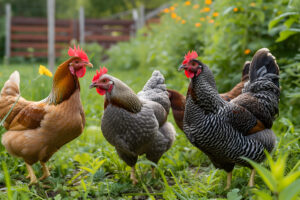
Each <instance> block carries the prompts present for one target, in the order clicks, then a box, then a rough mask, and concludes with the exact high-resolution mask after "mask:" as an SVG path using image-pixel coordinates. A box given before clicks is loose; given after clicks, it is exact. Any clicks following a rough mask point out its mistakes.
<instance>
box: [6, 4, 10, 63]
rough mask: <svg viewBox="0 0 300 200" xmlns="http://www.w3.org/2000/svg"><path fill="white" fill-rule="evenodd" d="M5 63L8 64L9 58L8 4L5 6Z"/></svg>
mask: <svg viewBox="0 0 300 200" xmlns="http://www.w3.org/2000/svg"><path fill="white" fill-rule="evenodd" d="M5 14H6V19H5V63H6V64H9V58H10V39H11V38H10V34H11V30H10V28H11V27H10V25H11V7H10V4H6V5H5Z"/></svg>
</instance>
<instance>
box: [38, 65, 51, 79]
mask: <svg viewBox="0 0 300 200" xmlns="http://www.w3.org/2000/svg"><path fill="white" fill-rule="evenodd" d="M39 73H40V75H46V76H49V77H52V76H53V75H52V72H51V71H50V70H49V69H47V68H46V67H45V66H44V65H40V68H39Z"/></svg>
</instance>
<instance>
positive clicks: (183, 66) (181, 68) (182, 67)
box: [178, 65, 186, 71]
mask: <svg viewBox="0 0 300 200" xmlns="http://www.w3.org/2000/svg"><path fill="white" fill-rule="evenodd" d="M184 69H186V66H185V65H180V66H179V68H178V71H182V70H184Z"/></svg>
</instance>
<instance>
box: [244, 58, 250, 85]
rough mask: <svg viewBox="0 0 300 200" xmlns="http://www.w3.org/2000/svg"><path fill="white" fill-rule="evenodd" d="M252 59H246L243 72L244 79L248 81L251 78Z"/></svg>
mask: <svg viewBox="0 0 300 200" xmlns="http://www.w3.org/2000/svg"><path fill="white" fill-rule="evenodd" d="M250 64H251V62H250V61H246V62H245V64H244V67H243V72H242V81H247V80H249V68H250Z"/></svg>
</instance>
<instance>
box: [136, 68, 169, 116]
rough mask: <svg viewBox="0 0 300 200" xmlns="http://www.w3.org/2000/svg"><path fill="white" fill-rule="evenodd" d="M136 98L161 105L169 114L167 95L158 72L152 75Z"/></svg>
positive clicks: (163, 79) (162, 79)
mask: <svg viewBox="0 0 300 200" xmlns="http://www.w3.org/2000/svg"><path fill="white" fill-rule="evenodd" d="M138 97H140V98H143V99H147V100H150V101H155V102H157V103H159V104H161V105H162V106H163V107H164V109H165V110H166V111H167V113H169V109H170V100H169V93H168V91H167V87H166V84H165V78H164V76H163V75H162V74H161V73H160V72H159V71H158V70H155V71H154V72H153V73H152V76H151V78H150V79H149V80H148V81H147V83H146V84H145V86H144V88H143V90H142V91H140V92H139V93H138Z"/></svg>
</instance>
